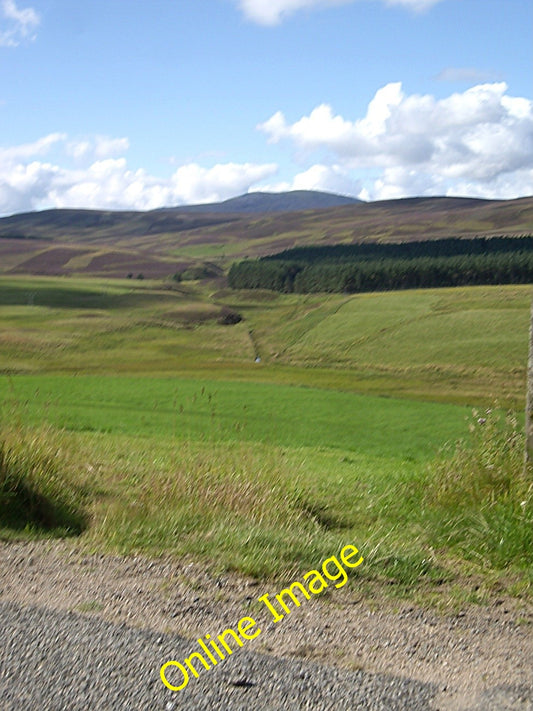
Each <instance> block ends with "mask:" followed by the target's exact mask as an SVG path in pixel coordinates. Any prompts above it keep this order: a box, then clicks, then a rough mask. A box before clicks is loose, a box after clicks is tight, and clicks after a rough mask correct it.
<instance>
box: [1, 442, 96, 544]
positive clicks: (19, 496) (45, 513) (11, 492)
mask: <svg viewBox="0 0 533 711" xmlns="http://www.w3.org/2000/svg"><path fill="white" fill-rule="evenodd" d="M47 434H48V433H43V432H41V433H39V434H35V433H33V434H31V433H29V432H26V431H24V430H22V429H18V428H17V429H16V430H11V431H9V432H7V433H6V432H5V431H4V432H3V433H2V437H1V439H0V536H2V537H4V538H5V537H12V536H13V535H14V532H18V533H19V534H20V532H24V533H26V534H32V535H35V534H39V533H46V534H48V535H50V534H53V535H60V536H65V535H77V534H79V533H81V532H82V530H83V529H84V527H85V525H86V516H85V513H84V506H83V500H82V498H83V497H82V496H81V493H80V491H79V489H78V488H77V487H72V486H71V485H70V484H69V483H67V481H66V480H65V478H64V476H63V475H62V465H61V459H60V452H58V451H57V449H54V446H53V444H52V443H51V442H50V440H49V438H48V436H47Z"/></svg>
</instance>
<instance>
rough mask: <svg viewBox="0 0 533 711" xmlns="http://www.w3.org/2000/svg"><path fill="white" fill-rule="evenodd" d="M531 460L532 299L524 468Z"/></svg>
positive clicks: (532, 459) (526, 467)
mask: <svg viewBox="0 0 533 711" xmlns="http://www.w3.org/2000/svg"><path fill="white" fill-rule="evenodd" d="M532 462H533V301H532V302H531V315H530V321H529V353H528V359H527V393H526V451H525V457H524V469H525V470H526V472H527V469H528V466H529V465H530V464H531V463H532Z"/></svg>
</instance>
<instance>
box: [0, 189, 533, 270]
mask: <svg viewBox="0 0 533 711" xmlns="http://www.w3.org/2000/svg"><path fill="white" fill-rule="evenodd" d="M241 197H242V196H241ZM255 197H256V196H253V194H252V198H251V199H252V200H255ZM292 197H293V196H292ZM249 199H250V198H249ZM232 200H234V199H232ZM300 204H301V203H300ZM231 205H233V208H232V210H231V211H229V210H228V211H222V212H216V211H213V206H212V205H210V206H209V208H210V209H209V210H206V209H205V206H200V207H201V209H200V207H199V208H198V209H195V210H192V211H189V210H187V209H183V208H166V209H157V210H151V211H146V212H140V211H131V210H128V211H122V212H121V211H111V210H86V209H80V210H76V209H70V208H69V209H53V210H44V211H41V212H30V213H20V214H18V215H12V216H8V217H4V218H0V273H3V274H43V275H47V274H50V275H51V274H53V275H65V276H67V275H87V276H101V277H125V276H128V275H130V274H133V275H138V274H142V275H143V276H145V277H153V278H161V277H163V278H164V277H168V276H172V275H173V274H176V273H178V272H182V271H183V270H185V269H187V267H189V266H195V265H198V264H200V265H202V264H205V263H206V262H210V263H211V265H213V264H214V263H216V266H217V269H219V270H220V269H224V268H226V267H227V266H228V265H229V263H230V262H232V261H235V260H240V259H243V258H245V257H258V256H265V255H268V254H273V253H276V252H281V251H284V250H286V249H289V248H291V247H297V246H310V245H333V244H356V243H363V242H372V241H376V242H404V241H415V240H427V239H439V238H443V237H476V236H478V237H479V236H484V237H490V236H496V235H507V236H518V235H523V234H533V197H525V198H517V199H514V200H482V199H477V198H454V197H419V198H405V199H398V200H384V201H380V202H354V203H349V204H344V205H338V206H335V207H322V208H319V209H316V208H315V209H305V210H303V209H302V210H292V211H286V212H283V211H272V212H265V211H263V212H254V211H250V212H241V213H239V212H235V211H234V206H235V203H234V202H233V203H232V202H231V201H230V206H231ZM237 205H238V203H237ZM208 271H212V270H208Z"/></svg>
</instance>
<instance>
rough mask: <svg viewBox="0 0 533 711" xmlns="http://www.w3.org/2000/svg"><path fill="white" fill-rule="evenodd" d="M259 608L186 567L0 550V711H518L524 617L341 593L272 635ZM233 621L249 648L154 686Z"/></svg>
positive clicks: (42, 547) (522, 706)
mask: <svg viewBox="0 0 533 711" xmlns="http://www.w3.org/2000/svg"><path fill="white" fill-rule="evenodd" d="M264 592H265V590H263V586H260V585H258V584H257V582H256V581H252V580H247V579H244V578H240V577H238V576H234V575H231V576H230V575H224V576H220V575H218V576H217V575H213V574H212V572H211V573H210V572H209V571H206V570H205V568H202V567H199V566H195V565H194V564H192V563H190V562H188V563H187V562H176V561H172V560H170V559H148V558H142V557H137V558H132V557H121V556H102V555H90V554H88V553H86V552H83V551H81V550H78V549H76V548H75V547H72V546H70V545H69V544H67V543H61V542H57V543H49V542H34V543H28V544H23V543H16V544H15V543H11V544H1V543H0V631H1V637H0V640H1V644H0V711H19V710H20V711H34V709H35V711H37V710H38V711H71V710H72V711H77V709H87V710H89V711H100V710H102V711H105V710H107V709H113V710H114V709H117V710H120V709H129V710H131V711H134V710H135V711H137V710H138V711H143V710H144V709H146V710H148V709H150V710H152V709H153V710H154V711H157V710H159V709H161V710H162V711H172V710H173V709H176V710H177V709H203V710H204V709H205V710H207V711H209V710H210V709H223V710H224V711H225V710H226V709H229V710H231V709H236V710H240V709H243V710H244V709H250V710H253V711H255V710H258V711H261V710H263V709H269V710H270V709H271V710H273V711H274V710H276V709H283V710H284V711H290V710H291V709H295V710H297V709H316V710H317V711H322V710H328V709H341V710H342V709H361V710H363V711H364V710H371V709H372V710H374V709H375V710H376V711H377V710H381V709H383V711H385V710H387V711H396V710H398V711H419V710H420V711H422V710H424V709H427V710H428V711H533V611H532V610H531V607H530V606H527V605H526V606H524V605H518V606H514V607H513V605H514V603H513V601H504V600H497V601H495V603H494V604H493V606H491V607H490V608H475V607H472V608H469V609H467V610H464V611H460V612H457V611H456V612H454V613H453V614H448V615H436V614H434V613H431V612H429V611H427V610H423V609H419V608H416V607H415V606H407V605H403V606H397V605H395V606H394V607H392V606H391V605H390V604H389V605H388V604H387V602H386V601H381V602H380V604H379V606H378V607H376V606H375V605H374V606H372V605H370V604H369V601H364V600H361V599H359V598H358V596H357V593H356V591H354V590H353V589H352V590H348V589H347V588H346V589H344V588H343V589H342V590H338V591H335V593H334V595H332V596H331V599H330V600H329V601H328V598H327V596H325V597H318V598H315V599H314V600H312V601H310V602H309V603H306V606H305V607H304V606H302V607H301V608H299V609H297V610H295V611H294V612H293V613H292V614H291V615H290V617H289V616H288V617H287V618H286V619H284V620H283V621H282V622H280V623H279V624H276V625H274V624H273V623H272V621H270V622H268V621H267V619H266V618H265V615H264V612H265V611H264V608H263V610H262V611H261V609H260V606H259V607H258V606H257V602H256V601H257V598H258V596H259V595H261V594H262V593H264ZM271 592H275V591H271ZM261 614H262V617H261ZM244 616H254V619H257V620H258V622H260V624H261V628H262V632H261V634H260V635H259V636H258V637H257V638H256V639H254V640H250V641H247V642H246V644H245V645H244V646H243V647H242V648H237V649H236V651H235V653H234V654H232V655H231V656H229V657H227V658H226V659H225V660H224V661H223V662H222V663H219V664H217V665H216V667H212V668H210V669H208V670H205V669H202V670H201V672H200V675H199V678H198V679H196V678H194V677H193V676H192V675H191V678H190V680H189V682H188V684H187V686H186V687H185V688H184V689H183V690H181V691H178V692H173V691H170V690H169V689H167V688H166V687H165V686H164V685H163V683H162V682H161V679H160V676H159V670H160V668H161V665H162V664H164V663H165V662H167V661H169V660H176V661H179V662H183V660H184V659H185V657H188V656H189V655H190V654H191V653H192V652H194V651H197V650H198V649H199V648H198V646H197V643H196V640H197V639H198V637H200V636H204V635H205V634H206V633H207V632H210V633H214V634H213V637H215V636H216V635H217V634H220V632H222V631H223V630H224V629H226V628H227V627H232V628H235V626H236V624H237V622H238V620H239V619H241V618H242V617H244ZM174 673H177V674H178V675H180V673H179V672H178V671H177V670H176V669H172V668H171V669H170V670H169V672H168V678H169V681H171V682H174V684H175V685H179V684H180V683H181V682H182V679H183V677H182V676H180V678H179V680H178V679H177V677H176V676H173V674H174Z"/></svg>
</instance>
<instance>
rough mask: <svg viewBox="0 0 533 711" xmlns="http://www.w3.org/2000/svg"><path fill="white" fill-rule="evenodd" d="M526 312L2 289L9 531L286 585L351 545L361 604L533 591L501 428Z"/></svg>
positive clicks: (531, 547)
mask: <svg viewBox="0 0 533 711" xmlns="http://www.w3.org/2000/svg"><path fill="white" fill-rule="evenodd" d="M530 297H531V293H530V288H528V287H487V288H485V287H483V288H481V287H479V288H477V287H476V288H465V289H455V290H453V289H442V290H427V291H410V292H399V293H376V294H367V295H358V296H346V295H335V296H323V295H309V296H303V295H287V296H284V295H274V294H271V293H269V292H253V293H252V292H238V293H236V292H231V291H226V290H221V289H220V288H219V287H218V286H217V285H216V284H211V285H209V284H196V283H191V284H187V285H186V286H185V287H184V286H183V285H181V284H175V283H172V282H156V281H153V282H152V281H149V280H144V281H137V280H133V281H132V280H127V281H126V280H120V281H119V280H114V281H113V280H94V279H76V280H74V279H61V278H36V277H4V278H1V279H0V404H1V408H2V410H1V412H2V441H1V448H0V504H3V505H2V507H1V508H0V532H1V533H0V535H2V536H3V537H8V538H9V537H13V536H20V535H25V536H27V535H58V534H64V533H65V531H70V532H71V533H73V534H76V536H78V540H79V542H80V544H82V545H87V546H90V547H91V548H94V549H99V550H100V549H107V550H121V551H145V552H150V553H156V554H158V553H161V552H168V551H170V552H172V553H174V554H175V555H179V556H181V555H193V556H195V557H197V558H200V559H203V560H205V561H206V562H208V563H209V564H211V565H215V566H218V567H223V568H226V569H228V568H229V569H232V568H233V569H236V570H240V571H244V572H246V573H250V574H253V575H257V576H270V577H272V576H277V577H279V578H280V579H283V580H285V581H286V579H287V578H286V576H287V575H289V574H290V573H293V572H295V571H301V570H302V569H303V568H305V567H309V566H313V565H314V564H315V563H316V561H317V560H322V559H323V558H324V557H325V556H327V555H332V554H333V553H334V552H335V551H337V550H338V549H339V548H340V547H341V546H342V545H344V544H346V543H350V542H351V543H355V544H356V545H357V546H358V547H359V548H360V549H361V551H362V553H363V555H364V556H365V564H364V565H363V566H361V568H359V569H358V570H360V571H361V573H360V577H359V578H358V580H359V582H361V581H362V583H363V584H364V585H366V586H368V589H369V590H375V588H376V586H378V587H379V589H380V590H383V589H386V590H393V591H399V592H401V593H402V594H406V595H409V596H415V597H416V596H422V597H423V598H424V599H425V600H427V599H431V598H433V597H434V598H435V599H436V600H440V601H442V600H443V599H460V600H462V599H465V598H468V599H474V600H478V601H483V600H485V599H487V596H490V595H491V594H493V593H494V591H497V590H499V591H502V590H504V591H506V592H508V593H510V594H514V595H521V596H528V595H530V594H531V593H530V591H531V584H532V582H533V580H532V578H531V570H532V563H533V560H532V551H533V538H532V536H533V533H532V531H533V516H532V509H531V506H532V503H531V486H530V480H529V479H528V478H526V477H524V476H523V475H522V466H521V462H522V451H523V438H522V434H521V431H520V417H519V418H518V422H517V421H515V418H514V416H512V417H510V418H508V420H507V421H506V418H505V415H504V411H505V410H507V409H512V410H518V411H521V410H522V409H523V399H524V398H523V392H524V385H525V370H526V368H525V366H526V361H527V331H528V323H529V303H530ZM222 308H231V309H233V310H234V311H237V312H239V314H241V316H242V317H243V320H242V321H241V322H240V323H237V324H235V325H232V326H227V325H222V324H221V323H219V316H220V312H221V309H222ZM257 358H259V359H260V361H259V362H256V359H257ZM494 401H497V405H498V406H497V407H496V409H495V410H494V411H489V412H487V408H491V407H492V406H493V403H494ZM473 408H477V411H476V412H475V414H472V409H473ZM459 440H463V444H461V445H459V446H456V444H455V443H457V442H458V441H459ZM439 450H441V451H439ZM25 473H26V474H25ZM10 512H11V513H10ZM13 512H15V513H16V515H14V514H13ZM384 585H385V587H383V586H384Z"/></svg>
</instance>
